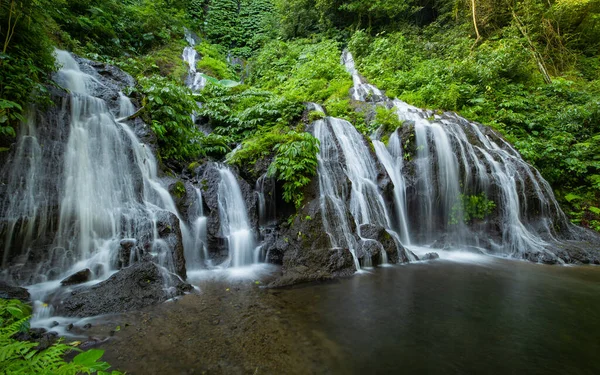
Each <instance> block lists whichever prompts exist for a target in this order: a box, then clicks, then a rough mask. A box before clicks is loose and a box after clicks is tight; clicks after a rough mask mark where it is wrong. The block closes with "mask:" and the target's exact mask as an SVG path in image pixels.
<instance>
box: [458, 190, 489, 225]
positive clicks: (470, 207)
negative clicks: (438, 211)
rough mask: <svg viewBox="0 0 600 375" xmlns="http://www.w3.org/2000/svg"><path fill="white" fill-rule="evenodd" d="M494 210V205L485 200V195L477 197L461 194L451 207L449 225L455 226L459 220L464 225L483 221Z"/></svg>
mask: <svg viewBox="0 0 600 375" xmlns="http://www.w3.org/2000/svg"><path fill="white" fill-rule="evenodd" d="M495 208H496V203H495V202H494V201H492V200H490V199H488V198H487V196H486V195H485V193H481V194H478V195H464V194H461V195H460V196H459V198H458V200H457V201H456V203H455V204H454V205H453V206H452V211H451V212H450V219H449V224H452V225H456V224H458V223H460V221H461V219H462V221H463V222H464V223H465V224H470V223H472V222H473V221H475V220H483V219H485V218H486V217H487V216H488V215H490V214H491V213H492V212H494V209H495Z"/></svg>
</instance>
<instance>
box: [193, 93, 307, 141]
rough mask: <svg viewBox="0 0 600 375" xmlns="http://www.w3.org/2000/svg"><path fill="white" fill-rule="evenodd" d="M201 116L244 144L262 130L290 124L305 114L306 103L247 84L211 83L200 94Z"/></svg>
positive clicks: (219, 133) (218, 129)
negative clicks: (244, 140)
mask: <svg viewBox="0 0 600 375" xmlns="http://www.w3.org/2000/svg"><path fill="white" fill-rule="evenodd" d="M199 99H200V101H202V103H203V104H202V108H201V109H200V110H199V112H198V113H199V115H200V116H203V117H205V118H207V120H208V122H209V124H210V125H211V126H212V127H213V128H214V132H215V133H216V134H218V135H222V136H226V137H229V139H231V140H233V141H238V142H239V141H241V140H243V139H244V138H246V137H249V136H251V135H252V134H253V133H254V132H256V131H257V130H258V129H259V127H264V128H270V127H273V126H276V125H287V124H290V123H292V121H293V120H294V119H297V118H298V117H299V116H300V114H301V113H302V110H303V106H302V103H299V102H294V101H291V100H288V99H286V98H285V97H282V96H278V95H274V94H273V93H271V92H270V91H265V90H259V89H255V88H252V87H248V86H245V85H240V86H236V87H226V86H223V85H215V84H209V85H208V86H207V87H206V88H205V89H204V90H203V91H202V92H201V93H200V95H199Z"/></svg>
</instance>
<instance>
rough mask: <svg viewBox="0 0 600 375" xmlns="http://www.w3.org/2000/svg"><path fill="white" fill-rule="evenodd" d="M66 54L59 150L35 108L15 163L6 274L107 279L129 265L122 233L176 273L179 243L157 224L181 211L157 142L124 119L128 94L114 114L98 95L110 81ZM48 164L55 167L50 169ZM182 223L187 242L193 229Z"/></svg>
mask: <svg viewBox="0 0 600 375" xmlns="http://www.w3.org/2000/svg"><path fill="white" fill-rule="evenodd" d="M56 56H57V61H58V63H59V64H60V65H61V68H60V70H59V72H58V74H57V78H56V80H57V82H58V83H59V84H60V85H62V86H63V87H65V88H66V89H68V90H69V91H70V95H68V96H66V97H65V99H64V100H63V104H62V111H61V112H60V113H59V115H58V116H57V117H58V118H57V120H56V121H57V122H58V125H57V129H55V130H53V131H55V132H58V134H59V136H60V139H58V140H57V141H56V142H54V143H53V144H52V146H53V147H51V148H50V149H47V150H45V149H44V148H43V147H41V145H40V143H39V141H38V136H37V132H38V130H39V129H38V126H36V124H35V121H33V117H32V118H31V119H29V120H28V121H25V122H24V124H23V129H22V131H21V135H20V137H19V140H18V145H17V147H16V152H14V154H13V155H12V156H11V158H10V159H9V163H8V165H7V166H6V169H5V171H6V173H7V174H8V175H9V178H8V181H9V183H8V184H7V186H6V190H7V194H6V195H5V196H7V197H8V201H7V202H2V205H1V206H0V207H1V209H2V210H1V211H0V213H1V216H0V217H1V219H2V222H4V223H9V225H8V228H5V244H4V246H5V249H4V259H3V269H4V276H5V278H7V279H13V280H14V281H16V282H19V283H25V284H28V283H39V282H45V281H48V280H56V279H59V278H61V277H64V276H67V275H69V274H71V273H73V272H77V271H80V270H81V269H84V268H89V269H90V270H92V273H93V277H94V278H96V279H102V278H106V277H107V276H109V274H110V273H111V272H112V271H114V270H116V269H117V268H118V267H119V265H118V262H119V260H118V259H119V258H120V257H121V255H122V254H120V252H121V250H122V247H121V242H122V241H130V242H131V243H136V244H138V243H139V245H140V246H138V247H136V249H135V252H138V251H150V252H151V253H154V254H155V255H156V256H157V259H158V260H159V262H160V264H161V265H162V266H165V267H166V268H167V269H169V271H171V272H176V271H177V270H176V269H175V263H176V260H175V259H174V258H173V257H174V255H173V251H174V248H173V246H174V245H173V244H172V243H170V242H169V241H166V240H163V239H161V238H160V236H159V234H158V231H157V223H159V222H164V220H168V218H169V215H171V216H173V217H175V220H179V217H178V214H177V209H176V207H175V204H174V202H173V200H172V198H171V196H170V195H169V193H168V191H167V190H166V189H165V188H164V187H163V186H162V184H161V183H160V182H159V180H158V178H157V166H156V160H155V159H154V156H153V155H152V153H151V152H150V150H149V149H148V148H147V147H146V146H145V145H144V144H142V143H141V142H140V141H139V140H138V139H137V137H136V136H135V134H134V132H133V131H132V130H131V129H130V128H129V127H128V126H127V125H126V124H125V123H122V122H118V121H116V120H115V116H118V117H126V116H129V115H131V114H132V113H133V112H134V111H135V108H134V107H133V105H132V103H131V101H129V99H128V98H126V97H125V96H124V95H123V94H122V93H120V94H119V99H118V103H119V108H118V111H115V113H114V114H113V113H111V112H110V111H109V109H108V107H107V104H106V102H105V101H104V100H102V99H100V98H98V97H95V96H94V95H96V93H97V92H99V90H102V89H104V88H103V87H102V86H103V85H102V83H100V80H99V79H98V78H96V77H94V76H93V75H91V74H88V73H84V72H82V70H81V69H80V67H79V64H78V63H77V61H76V60H75V59H74V58H73V57H72V56H71V55H70V54H69V53H68V52H65V51H56ZM65 123H68V126H65ZM41 129H42V131H48V129H47V128H45V127H43V128H41ZM58 129H61V130H58ZM63 129H64V130H63ZM61 132H62V133H61ZM48 138H50V137H48ZM55 138H56V136H55ZM61 140H62V142H61ZM46 141H47V142H50V140H46ZM48 159H49V160H48ZM47 163H52V165H54V166H50V167H49V168H47V169H45V168H43V167H44V166H45V165H46V164H47ZM179 224H180V227H181V232H182V235H183V237H184V242H186V241H187V240H188V239H187V237H189V232H188V230H187V228H186V226H185V225H184V223H183V222H180V223H179ZM48 237H52V238H50V239H47V238H48ZM50 244H51V245H50ZM146 245H147V247H146V248H145V249H144V246H146ZM48 247H49V248H50V250H46V249H47V248H48ZM130 257H131V258H134V257H135V254H133V253H132V254H131V256H130ZM9 258H12V260H11V261H10V264H9ZM55 284H58V283H57V282H56V283H55ZM52 285H54V284H52ZM56 286H58V285H56ZM33 289H34V290H36V288H33ZM41 289H43V288H41ZM34 297H36V296H34ZM37 297H40V296H37Z"/></svg>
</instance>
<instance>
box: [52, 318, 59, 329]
mask: <svg viewBox="0 0 600 375" xmlns="http://www.w3.org/2000/svg"><path fill="white" fill-rule="evenodd" d="M59 324H60V323H59V322H57V321H56V320H55V321H53V322H52V323H51V324H50V327H52V328H54V327H57V326H58V325H59Z"/></svg>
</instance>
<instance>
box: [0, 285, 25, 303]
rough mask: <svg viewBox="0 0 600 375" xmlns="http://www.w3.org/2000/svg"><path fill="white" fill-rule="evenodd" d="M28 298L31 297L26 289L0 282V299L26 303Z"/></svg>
mask: <svg viewBox="0 0 600 375" xmlns="http://www.w3.org/2000/svg"><path fill="white" fill-rule="evenodd" d="M30 297H31V296H30V295H29V292H28V291H27V289H25V288H21V287H18V286H14V285H10V284H8V283H7V282H4V281H0V298H2V299H18V300H20V301H23V302H28V301H29V298H30Z"/></svg>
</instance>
